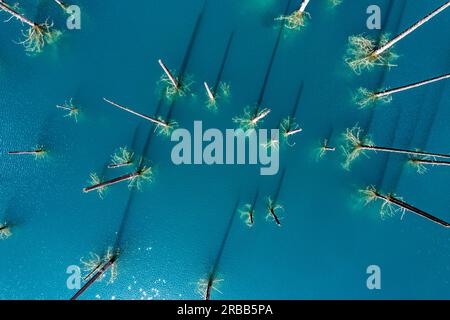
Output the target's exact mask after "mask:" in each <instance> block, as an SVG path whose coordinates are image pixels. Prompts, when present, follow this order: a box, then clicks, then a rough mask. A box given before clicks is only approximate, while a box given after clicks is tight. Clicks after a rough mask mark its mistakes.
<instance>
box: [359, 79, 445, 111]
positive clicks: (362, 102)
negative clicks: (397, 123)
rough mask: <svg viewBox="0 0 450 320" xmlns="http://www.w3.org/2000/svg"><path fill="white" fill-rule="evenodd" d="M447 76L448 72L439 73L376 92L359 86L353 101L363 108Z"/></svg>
mask: <svg viewBox="0 0 450 320" xmlns="http://www.w3.org/2000/svg"><path fill="white" fill-rule="evenodd" d="M448 78H450V73H447V74H444V75H441V76H438V77H434V78H431V79H427V80H423V81H419V82H416V83H412V84H408V85H405V86H401V87H398V88H393V89H387V90H382V91H378V92H371V91H369V90H367V89H365V88H359V89H358V92H357V95H356V97H355V102H356V104H357V105H358V106H359V107H360V108H365V107H367V106H371V105H373V104H374V103H375V102H377V101H382V102H385V103H388V102H391V101H392V95H393V94H395V93H399V92H402V91H407V90H411V89H414V88H418V87H422V86H425V85H428V84H431V83H434V82H437V81H441V80H444V79H448Z"/></svg>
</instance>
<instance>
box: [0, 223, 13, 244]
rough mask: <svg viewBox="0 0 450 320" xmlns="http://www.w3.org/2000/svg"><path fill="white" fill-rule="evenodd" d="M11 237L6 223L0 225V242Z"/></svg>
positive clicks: (9, 228)
mask: <svg viewBox="0 0 450 320" xmlns="http://www.w3.org/2000/svg"><path fill="white" fill-rule="evenodd" d="M11 236H12V232H11V227H10V226H9V225H8V224H7V223H3V224H1V223H0V240H5V239H8V238H9V237H11Z"/></svg>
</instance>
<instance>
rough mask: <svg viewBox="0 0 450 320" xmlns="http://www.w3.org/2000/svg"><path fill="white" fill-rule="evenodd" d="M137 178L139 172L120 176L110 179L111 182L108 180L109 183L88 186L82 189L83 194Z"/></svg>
mask: <svg viewBox="0 0 450 320" xmlns="http://www.w3.org/2000/svg"><path fill="white" fill-rule="evenodd" d="M138 176H140V173H139V172H134V173H129V174H126V175H124V176H121V177H118V178H115V179H112V180H109V181H105V182H102V183H99V184H96V185H93V186H90V187H86V188H84V189H83V192H84V193H88V192H91V191H95V190H98V189H102V188H106V187H108V186H111V185H113V184H116V183H120V182H123V181H128V180H131V179H134V178H136V177H138Z"/></svg>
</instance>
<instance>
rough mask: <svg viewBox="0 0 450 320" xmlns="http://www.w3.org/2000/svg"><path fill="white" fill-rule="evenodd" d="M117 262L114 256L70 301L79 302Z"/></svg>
mask: <svg viewBox="0 0 450 320" xmlns="http://www.w3.org/2000/svg"><path fill="white" fill-rule="evenodd" d="M116 260H117V257H116V256H113V257H112V258H111V259H110V260H109V261H108V262H107V263H106V264H105V265H104V266H103V267H102V268H101V269H100V271H98V272H97V273H96V274H95V275H94V276H93V277H92V278H91V279H90V280H89V281H88V282H87V283H86V284H85V285H84V286H83V287H82V288H81V289H80V290H78V292H77V293H76V294H75V295H74V296H73V297H72V298H71V299H70V300H77V299H78V298H79V297H80V296H81V295H82V294H83V293H84V292H85V291H86V290H87V289H89V287H90V286H91V285H92V284H93V283H94V282H95V281H97V279H98V278H100V276H101V275H102V274H104V273H105V272H106V271H108V269H109V268H110V267H111V266H112V265H113V264H114V263H115V262H116Z"/></svg>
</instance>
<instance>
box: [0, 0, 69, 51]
mask: <svg viewBox="0 0 450 320" xmlns="http://www.w3.org/2000/svg"><path fill="white" fill-rule="evenodd" d="M0 11H4V12H7V13H9V14H10V15H11V17H14V18H15V19H17V20H19V21H20V22H21V23H22V24H25V25H27V26H29V29H28V30H27V31H22V34H23V36H24V37H25V39H24V40H23V41H21V42H20V44H22V45H23V46H24V47H25V51H27V52H30V53H40V52H42V50H43V49H44V47H45V46H46V45H48V44H52V43H54V42H55V41H57V40H58V39H59V37H60V36H61V31H58V30H56V29H54V28H53V22H50V21H48V20H46V21H45V22H43V23H36V22H33V21H31V20H30V19H28V18H26V17H25V16H23V15H22V14H20V13H19V12H18V11H16V10H15V9H14V8H13V7H12V6H11V5H9V4H7V3H6V2H5V1H0Z"/></svg>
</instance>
